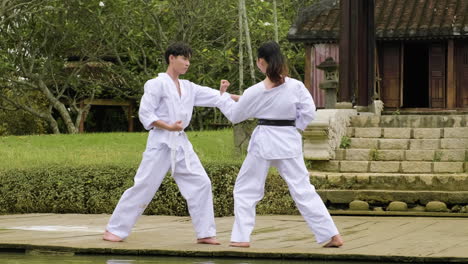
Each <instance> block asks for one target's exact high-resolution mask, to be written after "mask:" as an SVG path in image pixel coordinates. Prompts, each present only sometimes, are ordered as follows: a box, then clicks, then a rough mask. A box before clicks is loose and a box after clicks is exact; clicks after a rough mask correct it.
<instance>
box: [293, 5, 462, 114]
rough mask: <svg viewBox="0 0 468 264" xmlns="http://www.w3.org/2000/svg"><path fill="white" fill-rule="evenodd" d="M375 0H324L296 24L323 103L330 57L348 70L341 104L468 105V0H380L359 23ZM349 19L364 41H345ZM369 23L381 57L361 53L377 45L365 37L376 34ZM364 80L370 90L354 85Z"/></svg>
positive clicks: (310, 80)
mask: <svg viewBox="0 0 468 264" xmlns="http://www.w3.org/2000/svg"><path fill="white" fill-rule="evenodd" d="M370 2H374V0H372V1H371V0H343V1H341V2H340V1H338V0H320V1H318V2H317V3H315V4H314V5H312V6H310V7H308V8H305V9H304V11H303V12H301V14H300V15H299V17H298V19H297V21H296V23H295V24H294V25H293V26H292V27H291V29H290V31H289V34H288V39H289V40H290V41H296V42H303V43H304V44H305V47H306V70H305V71H306V76H305V83H306V86H307V87H308V88H309V89H310V91H311V93H312V95H313V96H314V99H315V100H316V102H317V105H318V106H321V105H323V99H322V98H323V95H322V94H321V91H320V89H319V88H318V83H319V81H320V80H317V78H320V77H321V76H319V75H317V70H316V69H315V66H316V65H318V64H319V63H321V62H322V61H323V59H324V57H326V56H327V55H331V56H332V57H333V58H334V59H335V60H336V61H338V62H339V63H340V65H344V66H343V68H348V69H350V70H348V71H343V70H342V71H340V82H341V84H342V86H341V87H340V91H339V101H347V100H351V101H353V103H354V104H355V105H358V106H359V105H366V100H367V102H369V100H371V99H372V97H374V96H376V97H379V98H380V99H381V100H382V101H383V102H384V104H385V107H386V108H425V109H457V108H468V0H444V1H440V0H375V2H374V3H375V8H374V17H371V16H367V19H368V20H365V21H363V20H361V21H359V19H358V18H360V17H363V15H362V14H364V17H365V14H366V13H365V12H367V11H368V10H369V9H367V8H368V7H369V5H371V4H372V3H370ZM365 3H367V5H368V6H366V4H365ZM360 4H361V6H359V5H360ZM346 5H347V6H346ZM343 6H345V8H344V9H343ZM353 6H354V7H353ZM366 10H367V11H366ZM346 12H349V13H346ZM368 15H369V14H368ZM342 19H344V21H343V22H342V21H341V20H342ZM353 19H354V20H353ZM372 19H373V20H372ZM353 21H354V22H353ZM356 21H357V22H356ZM346 23H347V25H348V26H349V31H348V34H355V37H356V38H357V42H356V41H355V42H354V43H361V44H357V46H355V45H356V44H352V43H348V44H347V43H346V41H350V39H351V38H352V36H351V35H349V36H346V32H342V33H344V35H342V39H343V40H339V38H340V31H341V30H340V28H343V25H345V24H346ZM353 23H354V24H353ZM371 24H374V25H373V27H374V29H375V39H376V47H375V53H374V54H375V55H376V56H375V59H372V56H369V55H370V54H367V58H363V57H362V56H363V55H362V54H363V53H362V51H361V52H359V49H360V48H362V49H364V50H370V49H371V48H372V47H371V46H370V45H371V44H370V43H369V42H368V41H370V40H371V38H372V36H369V35H367V37H366V36H365V37H362V34H364V35H366V32H363V31H366V30H367V33H371V34H372V30H370V29H369V28H365V25H371ZM359 34H361V36H360V35H359ZM365 45H367V47H365ZM346 50H348V51H346ZM345 52H347V53H346V54H347V55H346V56H339V54H340V53H345ZM324 53H328V54H324ZM359 60H360V62H359ZM372 61H374V62H372ZM366 63H367V66H365V65H366ZM346 65H347V66H346ZM353 65H354V66H356V68H357V69H356V70H353V69H352V66H353ZM366 67H367V70H362V69H366ZM360 69H361V70H360ZM372 71H374V72H375V74H372V75H370V76H369V75H365V74H364V73H365V72H367V73H370V72H372ZM353 78H354V79H353ZM366 78H367V84H364V83H366V80H365V79H366ZM373 79H375V80H376V81H373ZM350 80H351V81H350ZM359 83H361V84H360V85H361V86H365V85H368V89H367V90H364V89H362V88H356V86H357V85H359ZM374 90H375V91H376V93H375V94H374V92H373V91H374ZM365 92H367V96H366V94H365ZM347 93H348V94H347Z"/></svg>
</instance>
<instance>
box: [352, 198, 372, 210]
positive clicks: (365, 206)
mask: <svg viewBox="0 0 468 264" xmlns="http://www.w3.org/2000/svg"><path fill="white" fill-rule="evenodd" d="M349 210H353V211H367V210H369V203H367V202H365V201H360V200H354V201H352V202H350V203H349Z"/></svg>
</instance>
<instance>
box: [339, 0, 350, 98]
mask: <svg viewBox="0 0 468 264" xmlns="http://www.w3.org/2000/svg"><path fill="white" fill-rule="evenodd" d="M350 37H351V0H341V1H340V40H339V42H340V43H339V45H340V47H339V48H340V52H339V56H340V57H339V61H340V68H339V74H340V76H339V78H340V80H339V88H338V102H351V85H352V80H351V75H352V74H351V71H352V67H350V64H351V63H352V59H351V58H350V56H352V54H353V52H352V48H351V43H350Z"/></svg>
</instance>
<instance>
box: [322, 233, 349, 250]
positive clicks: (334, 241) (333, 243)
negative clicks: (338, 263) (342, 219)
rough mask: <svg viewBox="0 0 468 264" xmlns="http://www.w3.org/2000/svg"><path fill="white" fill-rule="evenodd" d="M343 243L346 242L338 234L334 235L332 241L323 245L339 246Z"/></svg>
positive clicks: (326, 246)
mask: <svg viewBox="0 0 468 264" xmlns="http://www.w3.org/2000/svg"><path fill="white" fill-rule="evenodd" d="M343 244H344V242H343V239H342V238H341V236H340V235H339V234H338V235H335V236H333V237H332V238H331V240H330V242H328V243H327V244H325V245H324V246H323V247H324V248H338V247H341V246H342V245H343Z"/></svg>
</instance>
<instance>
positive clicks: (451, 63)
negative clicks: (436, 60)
mask: <svg viewBox="0 0 468 264" xmlns="http://www.w3.org/2000/svg"><path fill="white" fill-rule="evenodd" d="M454 55H455V45H454V40H453V39H450V40H449V41H448V43H447V108H449V109H453V108H455V107H456V106H457V91H456V88H457V87H456V85H455V56H454Z"/></svg>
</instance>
